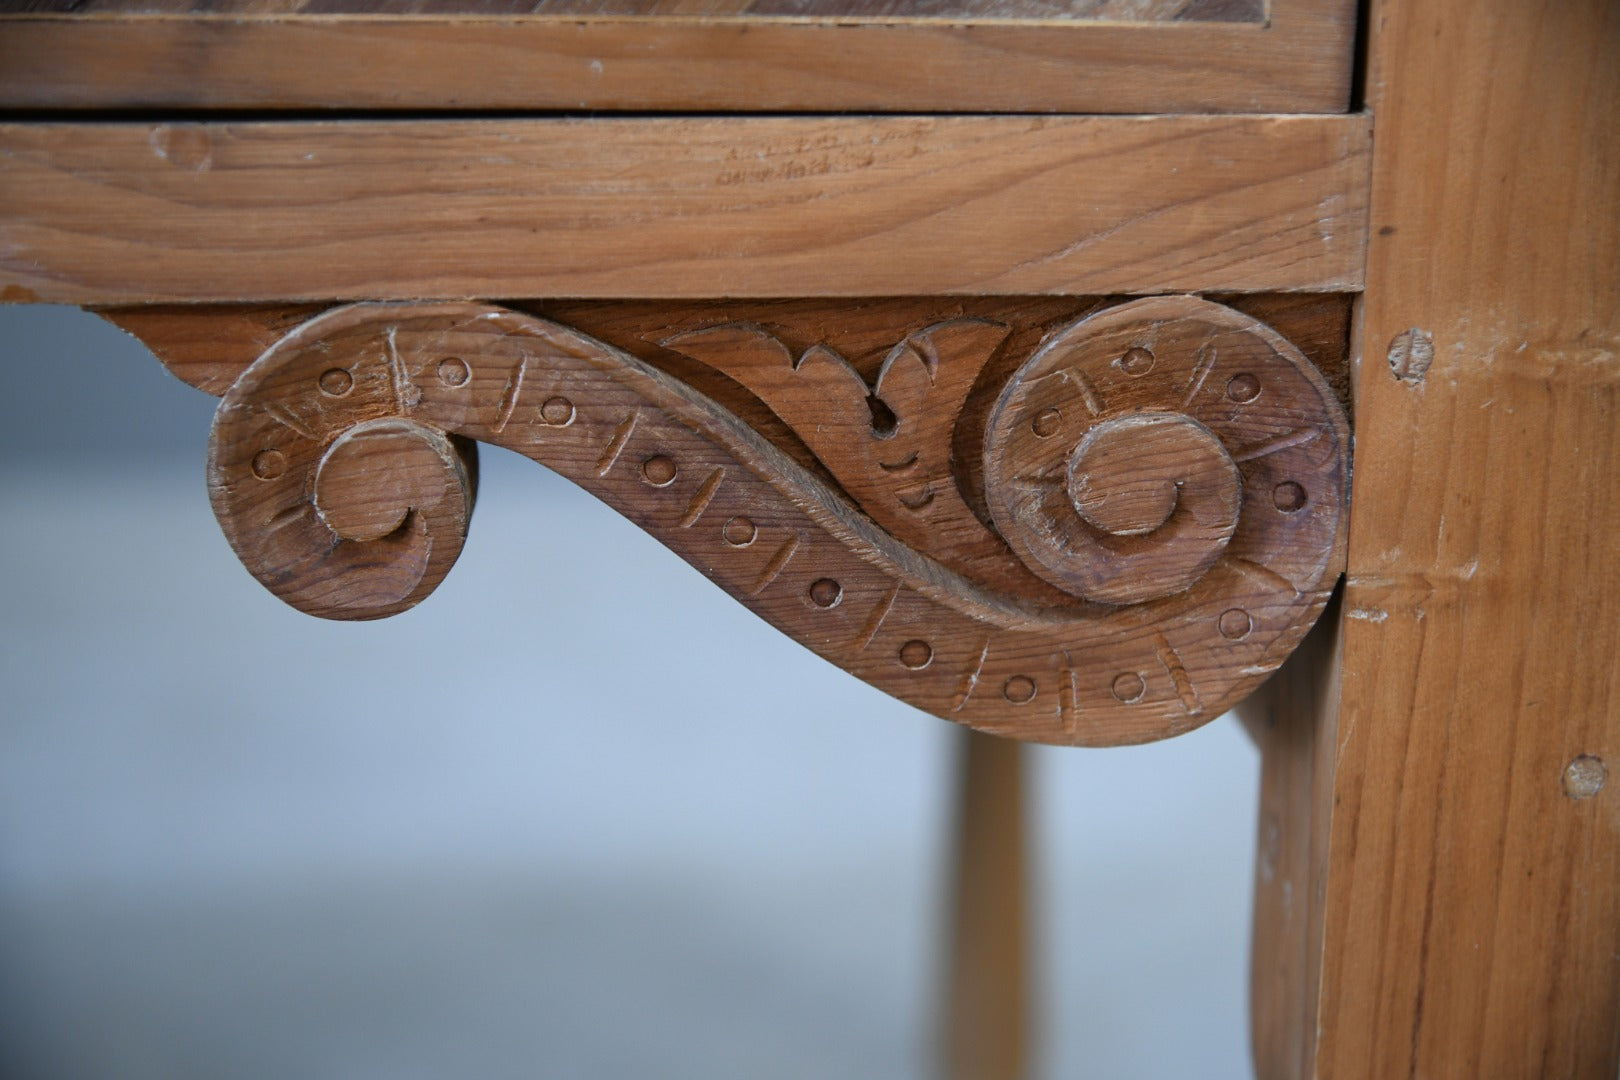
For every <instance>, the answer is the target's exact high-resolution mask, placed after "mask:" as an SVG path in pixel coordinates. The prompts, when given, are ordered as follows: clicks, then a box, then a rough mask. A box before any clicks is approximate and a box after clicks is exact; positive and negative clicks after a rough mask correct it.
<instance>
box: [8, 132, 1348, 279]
mask: <svg viewBox="0 0 1620 1080" xmlns="http://www.w3.org/2000/svg"><path fill="white" fill-rule="evenodd" d="M1368 147H1369V124H1368V121H1367V120H1366V119H1365V118H1364V117H1359V116H1303V117H1219V116H1201V117H1200V116H1189V117H1065V118H1038V117H892V118H870V117H862V118H856V117H847V118H809V117H755V118H693V119H663V120H632V119H596V120H493V121H446V120H435V121H378V120H365V121H347V122H339V121H329V122H252V123H219V124H157V125H154V124H148V123H127V124H109V123H97V124H70V123H13V124H0V291H3V296H4V298H6V299H11V300H44V301H56V302H65V303H79V304H112V303H140V302H151V301H249V300H297V299H306V298H307V299H321V300H343V299H359V298H369V299H420V298H454V297H468V296H482V297H539V296H551V297H612V296H625V297H628V296H662V297H672V298H674V297H714V296H739V297H740V296H756V297H762V296H881V295H895V294H911V295H916V294H924V293H947V294H968V293H971V294H1013V293H1023V294H1030V293H1048V294H1052V293H1066V294H1085V293H1093V294H1095V293H1155V292H1165V291H1181V290H1188V291H1194V290H1196V291H1231V292H1258V291H1289V290H1300V291H1344V290H1354V289H1357V288H1359V287H1360V284H1361V280H1362V271H1361V266H1362V259H1363V251H1364V247H1365V233H1366V203H1367V163H1368Z"/></svg>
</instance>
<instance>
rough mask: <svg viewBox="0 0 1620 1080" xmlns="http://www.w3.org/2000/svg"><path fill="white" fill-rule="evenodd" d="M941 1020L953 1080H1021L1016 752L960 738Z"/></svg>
mask: <svg viewBox="0 0 1620 1080" xmlns="http://www.w3.org/2000/svg"><path fill="white" fill-rule="evenodd" d="M964 735H965V736H966V737H965V738H964V739H963V740H962V750H963V752H962V762H961V773H960V780H959V784H958V788H957V792H958V796H957V820H956V831H955V835H954V838H953V840H954V845H955V846H954V850H953V851H952V859H953V865H952V868H951V893H950V911H949V916H948V917H949V932H950V944H949V953H948V960H947V963H948V964H949V970H948V971H947V974H946V983H945V995H946V997H945V1004H944V1008H943V1010H942V1020H943V1022H944V1024H945V1030H944V1031H943V1032H941V1050H942V1056H943V1062H944V1069H943V1072H944V1075H945V1076H947V1077H949V1078H950V1080H1019V1078H1021V1077H1022V1076H1023V1075H1024V1069H1025V1065H1026V1063H1027V1058H1028V1044H1029V1038H1030V1022H1029V963H1028V936H1027V935H1028V930H1027V924H1028V904H1029V896H1028V877H1029V874H1028V867H1027V865H1026V857H1025V842H1026V840H1025V838H1026V828H1025V814H1024V763H1025V762H1024V758H1025V753H1026V751H1025V749H1024V746H1023V744H1021V743H1017V742H1013V741H1011V740H1008V739H998V738H995V737H994V736H990V735H982V734H980V733H979V732H976V731H965V732H964Z"/></svg>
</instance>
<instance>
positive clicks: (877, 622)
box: [855, 581, 900, 652]
mask: <svg viewBox="0 0 1620 1080" xmlns="http://www.w3.org/2000/svg"><path fill="white" fill-rule="evenodd" d="M899 595H900V583H899V582H898V581H897V582H895V583H894V584H893V585H891V586H890V587H889V591H888V592H886V593H884V594H883V599H881V600H879V601H878V602H877V606H876V607H874V608H873V609H872V614H870V615H868V616H867V617H866V623H865V624H864V625H863V626H862V627H861V633H860V636H859V637H857V638H856V639H855V651H856V652H865V651H866V647H867V646H868V645H870V644H872V639H873V638H875V637H877V632H878V627H880V626H882V625H883V620H884V619H886V618H888V617H889V611H890V610H891V609H892V608H893V607H894V601H895V598H896V597H898V596H899Z"/></svg>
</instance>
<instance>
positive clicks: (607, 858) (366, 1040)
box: [0, 307, 1258, 1080]
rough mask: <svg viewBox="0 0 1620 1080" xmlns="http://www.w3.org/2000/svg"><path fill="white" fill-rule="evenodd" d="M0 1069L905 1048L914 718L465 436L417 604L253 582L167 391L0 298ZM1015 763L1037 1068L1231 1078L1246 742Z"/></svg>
mask: <svg viewBox="0 0 1620 1080" xmlns="http://www.w3.org/2000/svg"><path fill="white" fill-rule="evenodd" d="M0 351H3V353H4V356H3V359H0V365H3V366H0V371H3V373H4V376H5V386H6V388H7V390H6V392H5V394H4V396H3V397H0V567H3V569H0V620H3V622H0V1075H3V1076H5V1077H8V1078H13V1080H56V1078H74V1080H79V1078H85V1080H91V1078H93V1080H101V1078H118V1080H145V1078H165V1080H176V1078H192V1077H196V1078H210V1080H214V1078H237V1077H240V1078H264V1080H272V1078H273V1080H287V1078H289V1077H297V1078H300V1080H327V1078H332V1080H337V1078H344V1080H348V1078H373V1077H375V1078H385V1077H386V1078H390V1080H404V1078H443V1077H451V1076H467V1077H479V1078H483V1080H499V1078H507V1077H511V1078H518V1077H581V1078H603V1077H626V1078H650V1077H703V1078H730V1077H736V1078H762V1080H763V1078H777V1077H794V1078H797V1077H807V1078H808V1077H815V1078H824V1077H840V1078H842V1077H852V1078H858V1077H877V1078H889V1077H893V1078H923V1077H927V1076H929V1075H930V1074H931V1072H930V1065H931V1057H930V1053H931V1047H932V1042H931V1037H932V1031H931V1029H930V1027H929V1023H930V1009H931V1005H932V1003H933V1000H934V993H935V982H936V978H937V976H938V974H939V971H940V955H941V949H940V946H941V945H942V943H943V931H944V927H943V922H942V918H941V911H942V906H941V899H942V890H943V883H944V880H945V869H946V865H945V840H946V828H947V825H948V823H949V821H950V798H951V791H950V781H951V779H952V776H953V768H954V755H955V754H957V753H958V752H959V750H960V741H959V739H958V735H959V733H958V732H956V731H954V730H953V729H951V728H950V727H949V726H948V725H946V724H944V723H941V722H940V721H937V720H934V719H932V718H929V717H927V716H924V715H922V714H920V713H918V712H916V711H914V710H912V709H911V708H909V707H908V706H905V705H901V704H899V703H897V702H894V701H892V700H890V699H888V698H886V697H884V696H883V695H881V694H879V693H878V692H877V691H875V690H872V689H870V688H868V687H866V686H864V685H863V684H861V683H859V682H857V681H855V680H854V679H853V678H850V677H848V676H845V675H844V674H842V673H841V672H839V671H837V670H836V669H835V668H833V667H831V666H830V665H828V664H826V663H824V662H823V661H821V660H819V659H817V658H816V657H815V656H813V655H812V654H810V653H809V652H807V651H805V650H803V649H801V648H799V647H798V646H797V645H795V644H793V643H792V642H790V641H789V640H787V639H786V638H785V637H782V636H781V635H779V634H777V633H776V632H775V631H774V630H772V629H770V628H769V627H768V626H766V625H765V624H764V623H762V622H760V621H758V620H757V619H755V618H754V616H752V615H750V614H749V613H748V612H746V611H745V610H743V609H742V608H741V607H740V606H738V605H736V604H734V603H732V602H731V601H730V600H729V599H728V598H727V597H725V596H724V595H723V594H721V593H720V592H719V591H717V590H715V589H714V588H712V587H711V586H710V585H709V584H708V583H707V582H705V581H704V580H703V579H702V578H701V577H700V576H699V575H698V574H697V573H696V572H695V571H693V570H691V569H690V568H688V567H687V566H686V565H685V564H684V563H682V562H680V561H679V560H678V559H676V558H675V557H674V556H672V555H670V554H669V553H668V552H666V551H665V550H664V549H663V548H661V547H659V546H658V545H657V544H656V543H654V542H653V541H652V540H650V539H649V538H647V537H646V536H644V535H642V534H641V533H640V532H638V531H637V530H636V529H635V528H633V527H631V526H630V525H629V524H628V523H626V522H624V521H622V520H621V519H619V518H618V517H617V516H616V515H615V514H614V513H613V512H612V511H609V510H608V509H606V508H605V507H603V506H601V505H600V504H598V503H596V502H595V501H594V500H593V499H592V498H591V497H589V496H588V495H585V494H584V493H583V492H581V491H579V490H577V489H575V488H573V487H571V486H570V485H568V484H567V483H566V482H564V481H561V480H559V479H558V478H556V477H555V476H553V475H551V474H550V473H548V472H546V471H545V470H544V469H542V468H540V467H538V466H536V465H533V464H531V463H529V462H527V461H524V460H522V459H519V458H516V457H515V456H512V455H510V454H507V453H505V452H502V451H498V450H491V449H488V448H485V452H484V453H483V459H482V460H483V467H484V474H483V481H482V484H481V487H480V497H479V505H478V513H477V516H476V520H475V521H474V524H473V530H472V535H471V537H470V539H469V541H468V544H467V547H466V550H465V553H464V554H463V556H462V559H461V562H460V564H459V565H458V566H457V568H456V570H455V571H454V572H453V573H452V574H451V575H450V577H449V579H448V580H447V581H446V582H445V584H444V585H443V586H442V587H441V588H440V589H439V591H438V592H437V593H436V594H435V595H434V596H432V597H431V598H429V599H428V600H427V601H426V602H425V603H424V604H423V605H422V606H421V607H419V608H417V609H416V610H414V611H412V612H409V613H407V614H405V615H403V616H399V617H397V618H395V619H392V620H388V621H384V622H380V623H363V624H333V623H324V622H320V621H317V620H314V619H310V618H307V617H305V616H302V615H299V614H297V613H296V612H293V611H292V610H290V609H288V608H285V607H283V606H282V605H281V603H280V602H279V601H277V600H275V599H273V598H272V597H271V596H270V595H269V594H268V593H266V592H264V591H263V590H261V589H260V587H259V586H258V585H257V584H255V583H254V582H253V580H252V579H251V578H250V577H249V576H248V575H247V573H246V571H244V570H243V569H242V568H241V567H240V566H239V564H238V563H237V562H236V560H235V557H234V556H233V555H232V553H231V551H230V549H229V548H228V547H227V545H226V543H225V541H224V539H223V538H222V537H221V535H220V533H219V530H218V528H217V527H216V525H215V524H214V521H213V517H212V515H211V512H210V510H209V507H208V501H207V497H206V493H205V490H204V484H203V460H204V455H205V452H206V445H207V438H208V425H209V421H210V418H211V416H212V409H213V401H212V399H210V398H207V397H205V396H204V395H203V394H201V393H199V392H198V391H195V390H192V389H191V388H189V387H187V386H185V385H183V384H181V383H180V382H178V381H177V380H175V379H173V378H172V377H170V376H169V375H168V374H166V373H165V372H164V371H163V370H162V368H161V367H160V366H159V365H158V363H157V362H156V361H155V360H153V359H152V358H151V357H150V355H149V354H147V352H146V350H145V349H144V348H143V347H142V346H140V345H139V344H138V343H137V342H135V341H133V340H132V339H130V338H127V337H125V336H124V335H123V334H121V333H120V332H119V331H117V330H115V329H114V328H112V327H111V326H109V325H107V324H105V323H103V322H101V320H99V319H97V318H96V317H94V316H92V315H89V314H86V313H83V312H79V311H77V310H74V309H70V308H49V307H32V308H27V307H0ZM1033 753H1034V757H1033V762H1034V766H1035V768H1034V770H1033V771H1034V780H1035V790H1034V796H1033V797H1034V803H1033V809H1034V814H1033V816H1034V819H1035V829H1036V835H1035V845H1034V849H1035V852H1036V854H1037V862H1038V875H1039V877H1038V889H1037V894H1036V895H1037V901H1038V910H1037V912H1036V916H1037V920H1038V921H1037V940H1038V942H1039V959H1038V963H1039V966H1040V978H1041V990H1042V996H1043V999H1044V1008H1043V1010H1042V1014H1041V1016H1040V1024H1041V1040H1040V1049H1039V1055H1038V1058H1039V1068H1038V1075H1039V1076H1041V1077H1054V1078H1055V1077H1078V1076H1087V1077H1105V1078H1130V1077H1146V1078H1160V1077H1203V1078H1220V1077H1242V1076H1247V1075H1249V1071H1250V1069H1249V1064H1248V1051H1247V1019H1246V995H1247V991H1246V979H1247V970H1246V969H1247V959H1246V957H1247V947H1248V935H1249V926H1248V919H1249V892H1250V875H1251V867H1252V865H1253V848H1254V816H1255V798H1256V788H1257V783H1258V758H1257V755H1256V754H1255V752H1254V750H1253V749H1252V747H1251V746H1250V745H1249V743H1248V741H1247V739H1246V738H1245V736H1244V735H1243V734H1242V732H1241V731H1240V729H1239V728H1238V726H1237V724H1236V723H1235V722H1234V720H1233V719H1232V718H1230V717H1228V718H1223V719H1221V720H1219V721H1217V722H1216V723H1214V724H1211V725H1209V726H1208V727H1206V728H1204V729H1202V730H1200V731H1198V732H1195V733H1193V734H1191V735H1187V736H1184V737H1182V738H1179V739H1175V740H1173V741H1171V742H1169V743H1165V744H1161V745H1156V746H1149V747H1143V748H1134V749H1122V750H1107V751H1084V750H1052V749H1038V750H1036V751H1034V752H1033Z"/></svg>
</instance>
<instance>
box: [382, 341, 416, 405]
mask: <svg viewBox="0 0 1620 1080" xmlns="http://www.w3.org/2000/svg"><path fill="white" fill-rule="evenodd" d="M398 334H399V327H397V326H390V327H389V328H388V334H387V336H386V338H385V340H386V341H387V342H388V385H389V387H390V388H391V389H392V390H393V391H394V406H395V408H397V409H398V410H399V414H400V415H401V416H404V415H406V414H407V413H408V412H409V411H410V407H411V406H412V405H415V404H416V402H417V401H419V400H421V397H422V395H421V394H420V393H417V394H412V393H410V391H411V390H415V389H416V387H415V386H413V385H412V384H411V377H410V376H409V375H408V374H406V372H405V362H404V361H403V360H401V359H400V358H399V344H398V342H397V341H396V340H395V339H396V337H397V336H398Z"/></svg>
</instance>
